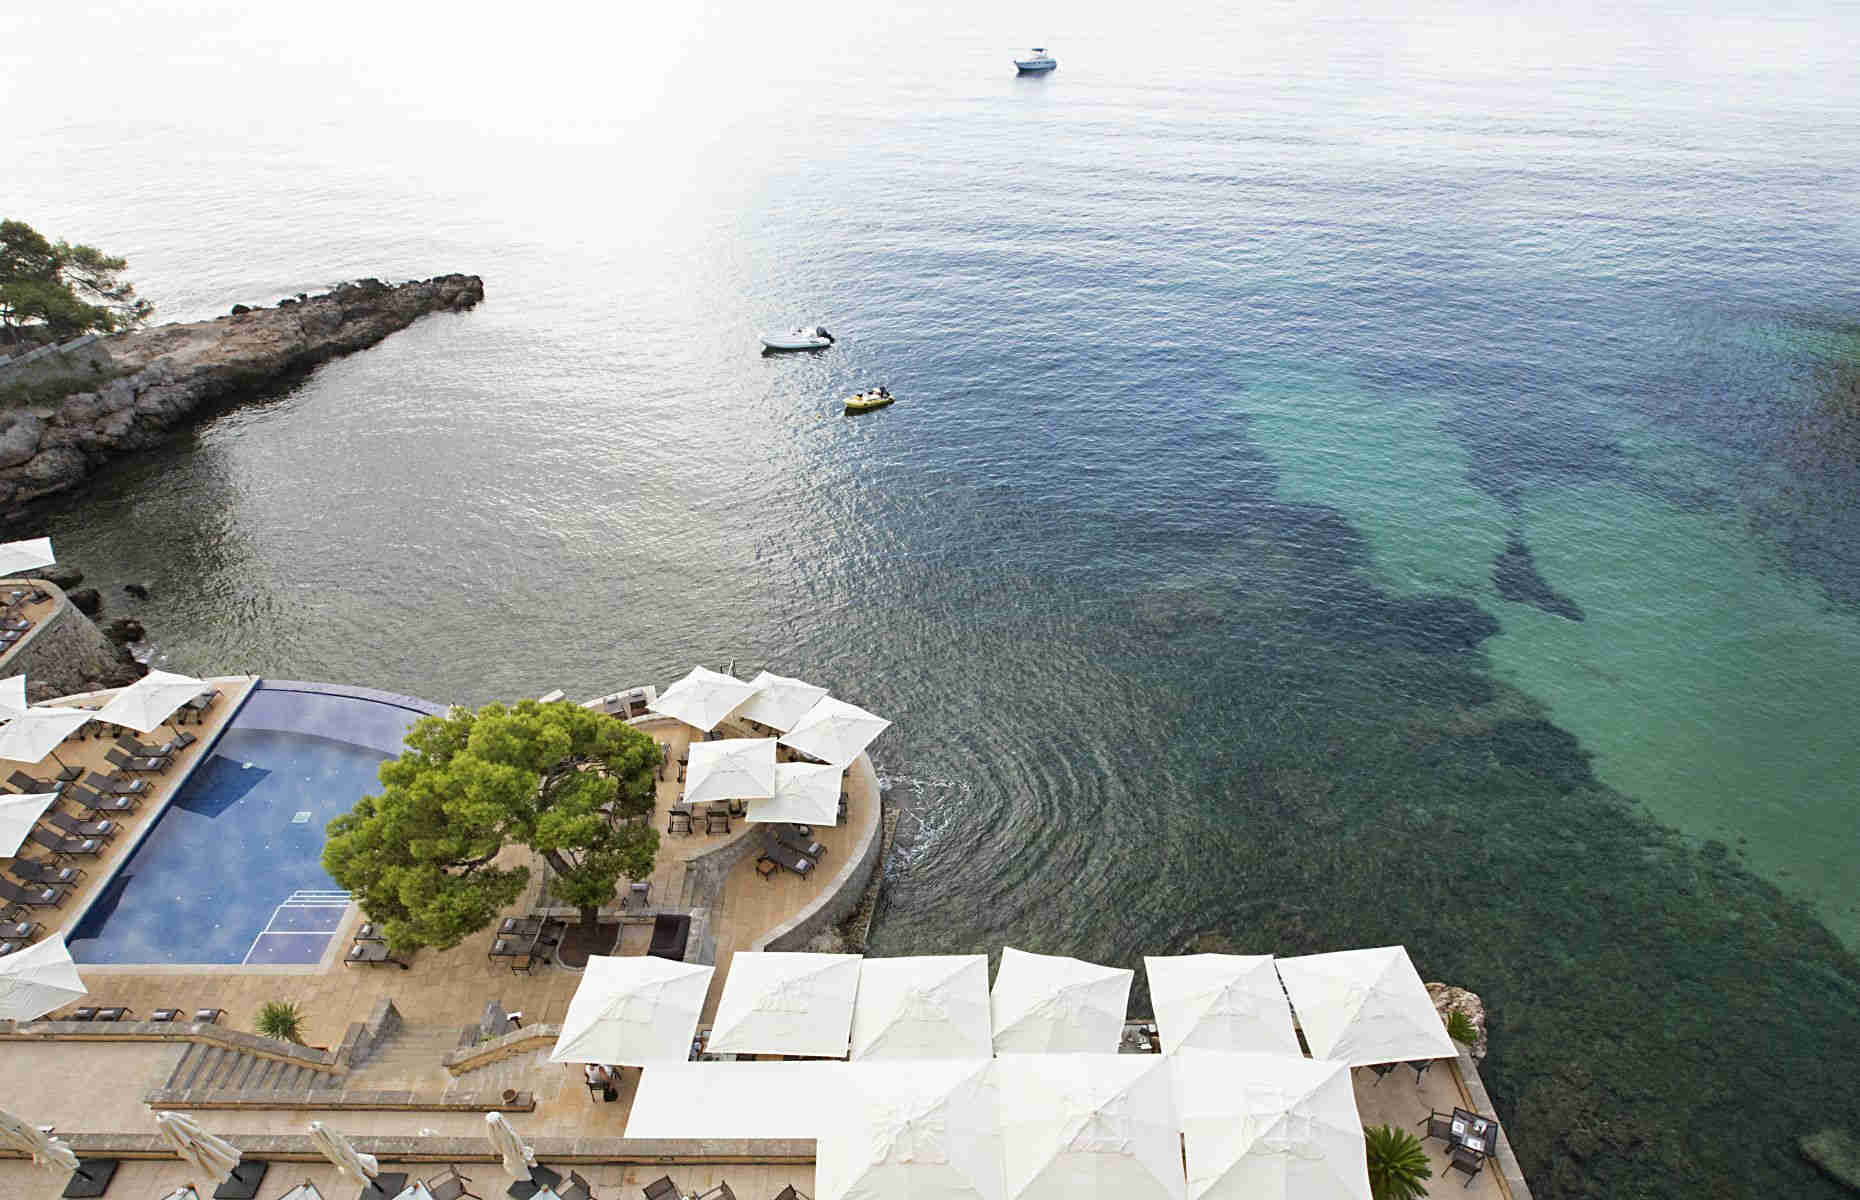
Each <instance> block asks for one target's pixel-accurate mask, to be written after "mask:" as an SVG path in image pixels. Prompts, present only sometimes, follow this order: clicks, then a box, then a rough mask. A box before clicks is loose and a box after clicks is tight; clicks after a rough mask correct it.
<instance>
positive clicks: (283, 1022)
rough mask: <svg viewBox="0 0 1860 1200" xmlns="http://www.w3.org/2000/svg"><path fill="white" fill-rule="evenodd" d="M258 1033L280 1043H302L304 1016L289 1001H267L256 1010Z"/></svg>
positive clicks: (301, 1011) (300, 1010)
mask: <svg viewBox="0 0 1860 1200" xmlns="http://www.w3.org/2000/svg"><path fill="white" fill-rule="evenodd" d="M258 1031H259V1033H261V1034H263V1035H264V1036H266V1037H268V1038H276V1039H277V1040H278V1041H280V1042H296V1043H297V1044H298V1045H300V1046H301V1045H303V1042H304V1036H303V1035H304V1014H303V1010H302V1009H300V1008H298V1007H297V1006H296V1005H295V1004H293V1003H291V1002H290V1001H289V1000H267V1001H265V1004H264V1007H262V1008H260V1009H259V1010H258Z"/></svg>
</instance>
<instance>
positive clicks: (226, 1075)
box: [162, 1042, 342, 1097]
mask: <svg viewBox="0 0 1860 1200" xmlns="http://www.w3.org/2000/svg"><path fill="white" fill-rule="evenodd" d="M341 1085H342V1081H341V1079H339V1078H338V1077H335V1076H332V1075H330V1074H329V1073H328V1072H326V1071H318V1070H315V1069H314V1068H311V1067H307V1066H303V1065H301V1064H298V1063H290V1062H285V1061H284V1060H282V1059H276V1058H267V1057H265V1056H264V1055H260V1054H248V1053H246V1052H245V1051H243V1050H235V1049H232V1048H230V1047H226V1046H209V1045H205V1044H202V1043H199V1042H195V1043H191V1044H189V1045H188V1047H187V1049H186V1050H184V1051H182V1053H181V1057H180V1059H179V1060H178V1061H177V1062H176V1063H175V1065H174V1070H173V1071H171V1072H170V1073H169V1075H168V1081H167V1083H165V1084H163V1085H162V1091H164V1092H179V1091H185V1092H193V1093H195V1094H196V1097H201V1096H202V1094H206V1095H208V1096H210V1095H211V1094H212V1093H227V1094H233V1093H247V1094H249V1093H251V1092H267V1093H270V1094H272V1095H275V1096H278V1097H297V1096H306V1095H308V1094H310V1092H311V1091H312V1090H314V1089H323V1090H327V1089H329V1088H331V1087H340V1086H341Z"/></svg>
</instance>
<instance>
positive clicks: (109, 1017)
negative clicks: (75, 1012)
mask: <svg viewBox="0 0 1860 1200" xmlns="http://www.w3.org/2000/svg"><path fill="white" fill-rule="evenodd" d="M135 1015H136V1010H135V1009H133V1008H124V1007H122V1006H121V1005H115V1006H113V1007H110V1008H100V1009H98V1010H97V1020H99V1021H122V1020H125V1019H127V1018H129V1017H133V1016H135Z"/></svg>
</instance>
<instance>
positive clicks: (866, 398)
mask: <svg viewBox="0 0 1860 1200" xmlns="http://www.w3.org/2000/svg"><path fill="white" fill-rule="evenodd" d="M896 399H897V397H896V396H894V395H892V394H891V392H890V391H889V390H888V389H886V388H882V387H878V388H873V389H872V390H871V391H869V392H860V393H859V394H858V395H856V396H848V397H846V411H847V412H848V413H863V412H871V411H872V410H873V409H875V408H883V407H885V406H886V405H887V404H890V403H891V402H892V401H893V400H896Z"/></svg>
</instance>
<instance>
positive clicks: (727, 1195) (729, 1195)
mask: <svg viewBox="0 0 1860 1200" xmlns="http://www.w3.org/2000/svg"><path fill="white" fill-rule="evenodd" d="M698 1200H736V1193H735V1192H733V1191H731V1190H730V1185H729V1184H727V1183H725V1182H724V1181H723V1180H721V1179H719V1180H718V1181H717V1186H716V1187H714V1188H712V1189H710V1191H708V1192H705V1193H703V1194H702V1195H700V1196H699V1197H698Z"/></svg>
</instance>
